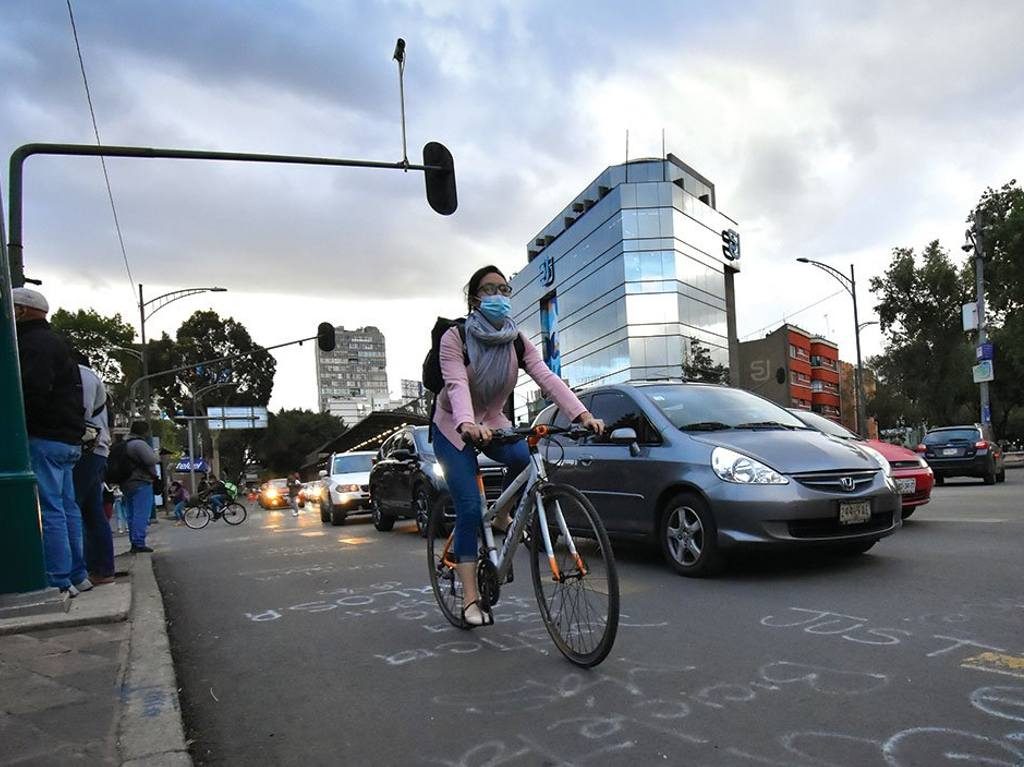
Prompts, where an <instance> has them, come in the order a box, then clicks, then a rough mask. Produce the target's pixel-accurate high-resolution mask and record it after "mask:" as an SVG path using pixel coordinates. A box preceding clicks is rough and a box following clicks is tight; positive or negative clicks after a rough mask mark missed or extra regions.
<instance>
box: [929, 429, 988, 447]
mask: <svg viewBox="0 0 1024 767" xmlns="http://www.w3.org/2000/svg"><path fill="white" fill-rule="evenodd" d="M979 439H981V434H980V433H979V431H978V430H977V429H944V430H942V431H933V432H931V433H930V434H925V436H924V444H926V445H944V444H946V443H947V442H975V441H976V440H979Z"/></svg>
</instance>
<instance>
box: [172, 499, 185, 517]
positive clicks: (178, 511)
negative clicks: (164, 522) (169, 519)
mask: <svg viewBox="0 0 1024 767" xmlns="http://www.w3.org/2000/svg"><path fill="white" fill-rule="evenodd" d="M174 518H175V519H176V520H178V521H179V522H181V521H183V520H184V519H185V502H184V501H178V502H177V503H175V504H174Z"/></svg>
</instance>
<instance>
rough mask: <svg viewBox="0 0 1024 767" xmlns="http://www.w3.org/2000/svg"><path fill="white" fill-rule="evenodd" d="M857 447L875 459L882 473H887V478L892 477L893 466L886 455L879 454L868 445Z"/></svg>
mask: <svg viewBox="0 0 1024 767" xmlns="http://www.w3.org/2000/svg"><path fill="white" fill-rule="evenodd" d="M857 447H859V448H860V449H861V450H863V451H864V452H865V453H867V454H868V455H869V456H870V457H871V458H874V459H875V463H877V464H878V465H879V466H880V467H881V469H882V471H883V472H884V473H885V476H887V477H891V476H892V466H891V465H890V464H889V461H888V459H887V458H886V457H885V456H884V455H882V454H881V453H879V452H878V451H877V450H875V449H874V448H873V447H868V446H867V445H857Z"/></svg>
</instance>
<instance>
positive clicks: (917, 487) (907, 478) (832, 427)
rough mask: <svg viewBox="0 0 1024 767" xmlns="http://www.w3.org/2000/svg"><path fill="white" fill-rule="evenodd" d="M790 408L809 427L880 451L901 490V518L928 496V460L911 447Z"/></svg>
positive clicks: (930, 482)
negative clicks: (884, 440)
mask: <svg viewBox="0 0 1024 767" xmlns="http://www.w3.org/2000/svg"><path fill="white" fill-rule="evenodd" d="M789 412H790V413H792V414H793V415H795V416H796V417H797V418H798V419H800V420H801V421H803V422H804V423H805V424H807V425H808V426H810V427H811V428H812V429H817V430H818V431H820V432H823V433H825V434H831V435H832V436H833V437H838V438H839V439H848V440H853V441H854V442H858V443H860V444H861V445H863V446H865V447H870V448H871V449H872V450H875V451H877V452H878V453H880V454H881V455H882V457H883V458H884V459H885V460H887V461H888V462H889V468H891V469H892V478H893V481H894V482H895V483H896V489H897V490H899V493H900V503H901V506H902V513H903V518H904V519H906V518H907V517H909V516H910V515H911V514H913V513H914V510H915V509H917V507H918V506H923V505H924V504H926V503H928V501H930V500H931V497H932V487H933V486H934V484H935V477H934V475H933V474H932V470H931V468H930V467H929V466H928V462H927V461H925V460H924V458H922V457H921V456H919V455H918V454H917V453H915V452H914V451H913V450H908V449H907V448H905V447H901V446H900V445H893V444H890V443H889V442H882V441H881V440H877V439H863V438H862V437H860V436H858V435H856V434H854V433H853V432H852V431H850V430H849V429H847V428H846V427H845V426H843V425H842V424H838V423H836V422H835V421H832V420H830V419H828V418H825V416H823V415H818V414H817V413H812V412H810V411H808V410H800V409H799V408H789Z"/></svg>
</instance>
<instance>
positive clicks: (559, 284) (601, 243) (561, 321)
mask: <svg viewBox="0 0 1024 767" xmlns="http://www.w3.org/2000/svg"><path fill="white" fill-rule="evenodd" d="M738 229H739V227H738V225H737V223H736V222H735V221H733V220H732V219H730V218H729V217H728V216H725V215H724V214H722V213H721V212H719V211H718V210H717V209H716V200H715V187H714V184H712V183H711V182H710V181H708V180H707V179H706V178H704V177H703V176H701V175H700V174H699V173H697V172H696V171H695V170H693V169H692V168H690V167H689V166H688V165H686V164H685V163H683V162H682V161H681V160H679V159H678V158H677V157H675V156H674V155H671V154H670V155H668V157H667V158H666V159H663V160H662V159H644V160H635V161H632V162H629V163H627V164H624V165H615V166H612V167H610V168H607V169H606V170H605V171H604V172H602V173H601V174H600V175H599V176H598V177H597V178H596V179H595V180H594V181H593V182H592V183H591V184H590V185H589V186H588V187H587V188H586V189H584V190H583V192H581V193H580V194H579V195H578V196H577V197H576V199H574V200H573V201H572V202H571V203H569V205H568V206H567V207H566V208H565V209H564V210H563V211H562V212H561V213H560V214H559V215H558V216H556V217H555V218H554V219H553V220H552V221H551V223H549V224H548V225H547V226H546V227H545V228H544V229H543V230H542V231H541V232H540V233H539V234H538V235H537V236H536V237H535V238H533V239H532V240H531V241H530V243H529V245H528V246H527V256H528V263H527V266H526V267H525V268H524V269H523V270H522V271H520V272H519V273H518V274H516V275H514V276H513V278H512V280H511V283H512V286H513V288H514V291H515V292H514V294H513V297H512V305H513V310H514V313H515V317H516V321H517V322H518V323H519V326H520V328H521V329H522V330H523V331H524V332H525V333H526V335H527V336H528V337H530V338H531V339H532V340H533V342H534V343H536V344H537V345H538V347H540V348H542V349H543V353H544V358H545V361H546V362H547V364H548V367H550V368H551V369H552V370H554V371H555V372H556V373H558V374H559V375H560V376H561V377H562V378H563V379H565V380H566V381H567V382H568V383H569V385H570V386H573V387H578V386H584V385H587V384H598V383H617V382H622V381H629V380H639V379H652V378H680V377H681V376H682V372H683V371H682V365H683V362H684V360H685V359H686V358H687V355H689V354H690V353H691V339H696V340H697V341H698V342H699V343H700V344H701V345H702V346H703V347H704V348H705V349H707V350H708V352H709V353H710V356H711V359H712V360H713V362H714V363H715V364H721V365H726V366H730V369H732V366H733V365H735V364H736V363H737V362H738V359H737V356H738V355H737V353H736V350H735V345H736V341H735V339H736V327H735V297H734V296H735V294H734V291H733V278H734V275H735V273H736V272H738V271H739V257H740V238H739V232H738ZM730 363H731V364H730ZM733 380H737V379H736V376H735V375H734V376H733ZM541 397H542V395H541V393H540V392H538V391H537V387H536V385H535V384H534V383H533V381H532V380H530V379H529V378H528V377H526V376H522V377H521V378H520V382H519V386H518V387H517V389H516V402H515V404H516V415H517V418H525V417H527V416H528V415H531V414H532V413H534V412H536V411H537V410H538V408H539V406H540V405H541V403H542V399H541Z"/></svg>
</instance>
